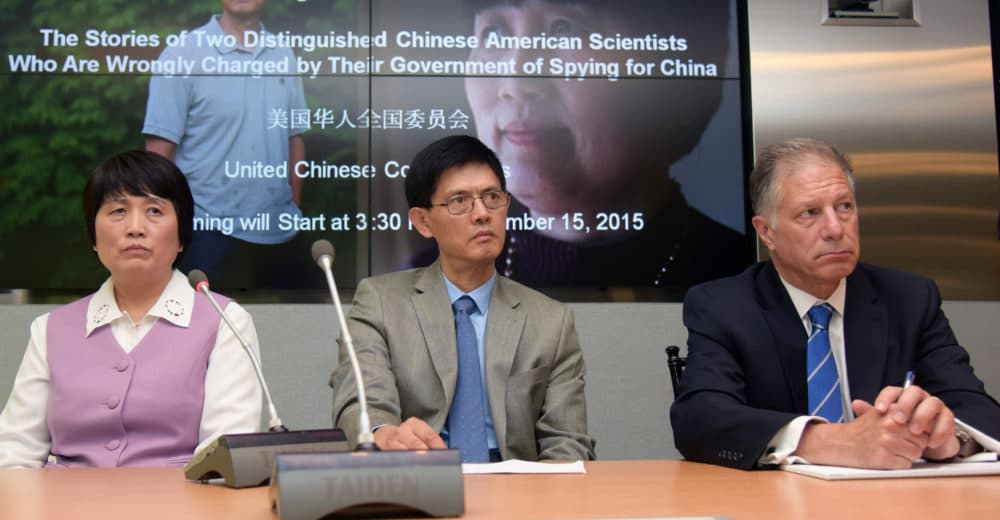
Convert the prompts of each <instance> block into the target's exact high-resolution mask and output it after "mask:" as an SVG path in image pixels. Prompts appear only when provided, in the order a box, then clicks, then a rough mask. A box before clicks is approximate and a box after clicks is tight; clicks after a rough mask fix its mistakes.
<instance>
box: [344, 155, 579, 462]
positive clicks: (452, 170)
mask: <svg viewBox="0 0 1000 520" xmlns="http://www.w3.org/2000/svg"><path fill="white" fill-rule="evenodd" d="M406 197H407V200H408V202H409V205H410V211H409V217H410V222H411V223H412V224H413V227H414V228H416V229H417V231H418V232H419V233H420V234H421V235H423V236H424V237H426V238H433V239H434V240H435V242H436V243H437V248H438V251H439V256H438V259H437V261H435V262H434V263H433V264H432V265H430V266H429V267H426V268H420V269H411V270H407V271H401V272H396V273H390V274H386V275H382V276H375V277H371V278H367V279H365V280H362V281H361V283H360V284H359V285H358V288H357V291H356V292H355V296H354V305H353V307H352V308H351V312H350V316H349V319H348V321H347V327H348V329H349V331H350V333H351V336H352V337H353V340H354V344H355V347H356V349H357V353H358V361H359V363H360V364H361V370H362V373H363V377H364V381H365V385H366V392H367V397H368V409H369V414H370V415H371V423H372V424H373V425H374V426H373V430H374V434H375V443H376V444H377V445H378V446H379V447H380V448H382V449H390V450H391V449H443V448H447V447H452V448H458V449H459V450H461V452H462V460H463V462H470V461H471V462H485V461H487V460H489V461H498V460H501V459H523V460H543V459H561V460H587V459H593V458H594V441H593V439H591V437H590V436H589V435H588V434H587V406H586V399H585V397H584V381H583V375H584V366H583V355H582V353H581V351H580V345H579V340H578V339H577V335H576V328H575V326H574V323H573V312H572V310H571V309H570V308H569V307H568V306H566V305H563V304H561V303H559V302H556V301H554V300H552V299H550V298H548V297H546V296H544V295H542V294H540V293H538V292H537V291H534V290H532V289H529V288H527V287H525V286H523V285H520V284H518V283H516V282H513V281H511V280H509V279H507V278H504V277H502V276H499V275H498V274H497V272H496V269H495V268H494V262H495V260H496V258H497V256H499V254H500V252H501V249H502V247H503V243H504V234H505V225H506V220H507V208H508V206H509V204H510V195H509V194H508V193H507V191H506V181H505V178H504V175H503V171H502V169H501V166H500V162H499V160H498V159H497V157H496V155H495V154H494V153H493V151H492V150H490V149H489V148H487V147H486V145H484V144H483V143H481V142H480V141H479V140H477V139H476V138H474V137H470V136H451V137H446V138H444V139H441V140H438V141H436V142H434V143H432V144H430V145H428V146H427V147H426V148H424V149H423V150H421V151H420V152H419V153H418V154H417V156H416V157H415V158H414V160H413V162H412V163H411V165H410V171H409V173H408V174H407V177H406ZM463 302H466V303H463ZM453 307H454V310H453ZM470 325H471V326H470ZM463 347H464V348H463ZM330 385H331V386H332V387H333V388H334V407H333V408H334V412H333V420H334V424H335V425H336V426H337V427H338V428H343V429H344V430H345V431H346V432H347V434H348V439H356V438H357V428H358V410H359V408H358V399H357V392H356V391H355V382H354V378H353V375H352V371H351V368H350V363H349V362H348V361H347V353H346V351H345V350H344V347H343V343H341V348H340V363H339V365H338V367H337V368H336V369H335V370H334V372H333V375H332V377H331V380H330Z"/></svg>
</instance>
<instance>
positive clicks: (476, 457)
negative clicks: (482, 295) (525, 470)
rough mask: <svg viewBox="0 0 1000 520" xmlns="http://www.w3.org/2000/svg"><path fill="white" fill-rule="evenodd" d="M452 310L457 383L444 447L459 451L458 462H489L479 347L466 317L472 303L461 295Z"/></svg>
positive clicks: (471, 310)
mask: <svg viewBox="0 0 1000 520" xmlns="http://www.w3.org/2000/svg"><path fill="white" fill-rule="evenodd" d="M452 307H454V309H455V339H456V340H457V343H458V382H457V383H456V385H455V397H454V399H452V401H451V409H450V410H449V411H448V444H449V447H451V448H453V449H457V450H459V451H460V452H461V455H462V462H489V461H490V453H489V448H488V446H487V443H486V411H485V410H486V409H485V407H484V406H483V388H482V385H481V381H482V374H481V373H480V371H479V346H478V341H477V340H476V329H474V328H473V327H472V320H470V319H469V314H471V313H473V312H475V311H476V302H474V301H472V298H470V297H468V296H462V297H461V298H459V299H457V300H455V303H454V304H453V305H452Z"/></svg>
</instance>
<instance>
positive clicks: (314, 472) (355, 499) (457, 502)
mask: <svg viewBox="0 0 1000 520" xmlns="http://www.w3.org/2000/svg"><path fill="white" fill-rule="evenodd" d="M312 256H313V260H315V261H316V264H317V265H319V268H320V269H321V270H322V271H323V274H325V275H326V283H327V286H328V287H329V289H330V297H331V298H332V300H333V306H334V309H335V310H336V312H337V319H338V321H339V323H340V333H341V337H342V340H343V344H344V348H345V350H347V355H348V358H350V363H351V368H352V372H353V373H354V383H355V385H356V387H357V392H358V407H359V414H358V423H359V425H358V442H357V447H356V448H355V451H353V452H350V453H317V454H309V455H306V454H296V453H291V454H279V455H278V456H277V457H275V459H274V472H273V473H272V475H271V489H270V498H271V510H272V511H274V512H277V513H278V516H279V517H280V518H310V519H311V518H324V517H326V516H327V515H332V514H338V515H348V516H351V515H354V514H362V513H363V514H364V515H365V516H368V515H379V516H387V515H402V516H412V513H413V511H419V512H421V513H424V514H425V515H429V516H461V515H462V514H464V513H465V491H464V487H463V482H462V461H461V457H460V456H459V452H458V450H413V451H380V450H379V449H378V447H377V446H376V445H375V436H374V435H373V434H372V431H371V419H370V418H369V416H368V402H367V397H366V395H365V385H364V380H363V379H362V374H361V366H360V365H359V364H358V358H357V353H356V352H355V351H354V341H353V340H352V339H351V333H350V331H349V330H348V328H347V320H346V319H345V318H344V308H343V306H342V305H341V304H340V296H338V294H337V285H336V282H334V279H333V269H332V267H333V258H334V256H335V255H334V250H333V244H331V243H330V242H329V241H327V240H317V241H316V242H314V243H313V245H312Z"/></svg>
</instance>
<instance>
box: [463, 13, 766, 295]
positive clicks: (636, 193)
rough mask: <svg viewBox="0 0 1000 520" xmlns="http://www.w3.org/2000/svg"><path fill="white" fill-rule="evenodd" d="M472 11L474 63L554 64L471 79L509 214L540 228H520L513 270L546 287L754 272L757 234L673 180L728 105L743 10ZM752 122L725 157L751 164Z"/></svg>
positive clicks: (479, 126)
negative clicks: (695, 199) (727, 222)
mask: <svg viewBox="0 0 1000 520" xmlns="http://www.w3.org/2000/svg"><path fill="white" fill-rule="evenodd" d="M466 5H467V7H468V8H469V11H470V14H472V15H473V16H474V32H473V34H474V35H476V36H478V37H479V38H480V41H481V42H484V44H481V45H480V46H479V47H478V48H475V49H473V50H471V52H470V55H469V60H489V61H501V60H515V61H516V62H517V63H518V64H523V63H527V62H534V63H538V64H541V65H542V67H541V71H540V74H538V75H535V76H534V77H532V76H527V75H523V74H522V75H518V76H507V77H497V76H477V77H467V78H466V79H465V89H466V94H467V97H468V101H469V104H470V107H471V110H472V114H473V118H474V121H475V131H476V133H477V135H478V137H479V138H480V139H481V140H482V141H483V142H484V143H486V144H487V145H488V146H490V147H491V148H492V149H494V150H495V151H496V153H497V155H498V156H499V158H500V160H501V161H502V163H503V165H504V168H505V170H507V174H508V175H509V179H508V181H507V182H508V189H509V191H510V192H511V194H512V195H513V196H514V197H515V201H516V202H515V204H514V205H513V206H512V207H511V210H510V215H511V216H512V217H517V216H519V215H523V216H525V217H526V218H524V219H523V220H522V221H518V220H517V219H515V220H513V221H509V225H508V228H509V232H508V239H507V243H506V244H505V251H504V253H503V254H501V256H500V258H499V259H498V260H497V267H498V269H499V271H500V272H501V273H504V274H505V275H507V276H509V277H511V278H513V279H515V280H518V281H520V282H522V283H526V284H528V285H532V286H541V287H559V286H595V285H596V286H618V285H625V286H663V287H687V286H689V285H690V284H693V283H696V282H699V281H703V280H707V279H711V278H715V277H718V276H721V275H724V274H731V273H735V272H738V271H739V270H741V269H742V268H743V267H745V265H746V264H747V258H748V257H747V251H748V247H747V246H746V241H745V238H744V236H743V235H742V234H741V233H738V232H737V231H734V230H733V229H731V228H729V227H726V226H724V225H722V224H720V223H718V222H716V221H715V220H713V219H711V218H709V217H708V216H706V215H705V214H704V213H702V212H700V211H698V210H696V209H694V208H693V207H691V206H690V205H689V204H688V203H687V202H686V200H685V196H684V194H683V193H682V190H681V186H680V184H679V183H678V182H677V181H676V180H675V179H674V178H673V177H672V176H671V165H672V164H674V163H676V162H677V161H678V160H680V159H681V158H683V157H684V156H685V155H687V154H688V153H689V152H691V150H692V149H693V148H694V147H695V146H696V145H697V144H698V142H699V140H700V139H701V137H702V134H703V132H704V130H705V127H706V125H707V124H708V123H709V121H710V120H711V119H712V117H713V116H714V115H715V114H716V111H717V109H718V107H719V103H720V98H721V95H722V91H723V83H724V82H723V81H722V80H721V76H723V74H724V72H725V62H726V54H727V51H728V47H729V42H727V38H726V37H725V35H726V34H730V33H729V30H730V24H729V23H730V13H729V9H730V7H729V2H719V1H712V2H698V1H676V2H669V3H661V2H616V1H610V0H572V1H558V0H553V1H538V0H525V1H488V0H482V1H480V0H470V1H468V2H466ZM595 35H596V36H595ZM509 37H515V38H509ZM490 41H492V42H493V45H490V44H489V42H490ZM498 42H500V43H501V45H499V46H498V45H497V43H498ZM574 42H582V46H581V48H560V47H572V46H573V45H572V44H573V43H574ZM735 44H736V42H732V45H735ZM595 47H598V48H596V49H595ZM665 60H668V61H666V63H664V61H665ZM647 64H648V65H647ZM706 64H707V65H706ZM713 71H714V74H715V75H714V76H713ZM538 76H541V77H538ZM640 78H643V79H640ZM649 78H656V79H649ZM738 125H739V120H738V117H737V118H736V119H735V123H734V124H733V128H731V129H730V130H729V131H730V132H731V133H732V135H733V140H732V142H733V148H732V149H731V150H716V151H715V153H719V152H722V153H731V154H735V155H736V156H739V154H740V153H741V151H740V146H739V144H740V141H739V136H740V129H739V126H738ZM697 174H698V175H714V174H715V172H712V171H699V172H698V173H697ZM737 178H738V177H737ZM719 189H720V190H733V189H734V186H733V185H731V184H730V185H728V186H720V187H719ZM736 189H739V188H736ZM528 220H530V221H531V222H527V221H528ZM539 223H541V224H542V225H540V226H539V225H538V224H539ZM510 224H513V226H511V225H510ZM522 225H524V226H523V227H524V228H527V229H519V227H521V226H522ZM531 228H535V229H531Z"/></svg>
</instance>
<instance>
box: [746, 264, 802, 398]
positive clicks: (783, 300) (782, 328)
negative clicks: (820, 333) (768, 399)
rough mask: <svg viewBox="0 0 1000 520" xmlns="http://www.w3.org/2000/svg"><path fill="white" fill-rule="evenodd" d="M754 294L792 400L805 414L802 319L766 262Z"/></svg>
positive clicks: (774, 271)
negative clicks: (758, 302)
mask: <svg viewBox="0 0 1000 520" xmlns="http://www.w3.org/2000/svg"><path fill="white" fill-rule="evenodd" d="M756 285H757V295H758V298H759V299H760V303H761V307H762V308H763V309H764V319H765V320H766V321H767V326H768V328H769V329H770V330H771V336H772V339H773V341H774V349H775V354H776V356H777V358H778V361H779V363H780V365H781V370H782V372H783V373H784V375H785V383H786V384H787V385H788V392H789V394H790V395H791V396H792V403H793V404H794V406H795V410H796V411H797V412H799V413H808V409H809V390H808V388H807V386H806V377H805V376H806V374H805V372H806V342H807V341H808V339H809V338H808V337H807V336H806V330H805V327H804V326H803V325H802V318H801V317H800V316H799V315H798V313H797V312H796V311H795V305H793V304H792V299H791V298H790V297H789V296H788V291H786V290H785V287H784V286H783V285H782V284H781V279H780V278H778V272H777V271H776V270H775V269H774V265H773V264H772V263H770V262H768V263H767V265H766V266H765V267H764V269H762V270H761V271H760V273H759V274H758V275H757V280H756Z"/></svg>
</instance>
